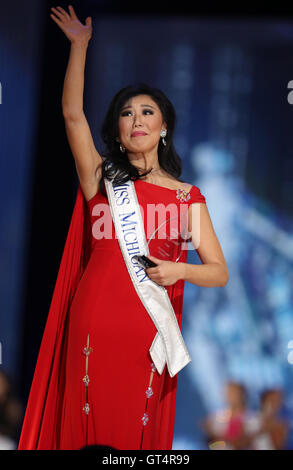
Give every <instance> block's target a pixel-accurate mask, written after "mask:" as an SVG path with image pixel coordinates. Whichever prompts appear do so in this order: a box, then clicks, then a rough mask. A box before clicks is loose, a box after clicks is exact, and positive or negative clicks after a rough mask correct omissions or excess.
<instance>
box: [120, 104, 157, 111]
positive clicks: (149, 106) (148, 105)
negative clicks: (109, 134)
mask: <svg viewBox="0 0 293 470" xmlns="http://www.w3.org/2000/svg"><path fill="white" fill-rule="evenodd" d="M140 106H147V107H148V108H152V109H156V108H154V106H151V105H150V104H141V105H140ZM127 108H132V106H131V105H128V106H123V108H121V111H123V109H127Z"/></svg>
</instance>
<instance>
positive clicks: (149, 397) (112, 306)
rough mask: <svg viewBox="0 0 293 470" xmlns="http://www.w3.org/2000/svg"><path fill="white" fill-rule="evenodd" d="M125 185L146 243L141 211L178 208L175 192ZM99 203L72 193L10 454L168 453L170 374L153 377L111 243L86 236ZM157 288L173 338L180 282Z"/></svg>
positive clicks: (128, 285) (143, 326)
mask: <svg viewBox="0 0 293 470" xmlns="http://www.w3.org/2000/svg"><path fill="white" fill-rule="evenodd" d="M134 184H135V188H136V193H137V198H138V202H139V204H140V206H141V207H142V208H143V209H145V210H144V217H143V220H144V224H145V232H146V234H147V220H146V219H147V217H146V214H147V209H146V207H147V204H158V203H160V202H161V203H162V202H164V204H165V205H166V204H169V203H173V204H174V203H175V204H178V205H179V204H182V202H183V201H182V200H180V199H178V198H177V197H176V196H177V192H176V190H173V189H168V188H164V187H161V186H158V185H155V184H152V183H148V182H145V181H142V180H138V181H135V183H134ZM188 197H189V199H188V205H189V204H191V203H193V202H205V198H204V196H202V194H201V193H200V190H199V188H197V187H196V186H192V188H191V190H190V192H189V196H188ZM101 203H103V204H106V205H107V206H108V200H107V197H105V196H103V195H102V194H101V193H100V192H98V193H97V194H96V195H95V196H94V197H93V198H91V199H90V200H89V201H88V202H86V200H85V198H84V197H83V195H82V192H81V188H80V186H79V189H78V195H77V200H76V204H75V208H74V212H73V217H72V221H71V226H70V229H69V233H68V236H67V240H66V245H65V249H64V253H63V258H62V261H61V265H60V270H59V273H58V278H57V282H56V286H55V290H54V294H53V299H52V304H51V307H50V311H49V316H48V321H47V325H46V329H45V332H44V336H43V340H42V345H41V349H40V353H39V358H38V363H37V366H36V371H35V375H34V380H33V384H32V388H31V392H30V397H29V402H28V405H27V410H26V415H25V420H24V424H23V429H22V434H21V438H20V443H19V449H80V448H83V447H85V446H87V445H106V446H109V447H113V448H115V449H123V450H129V449H149V450H150V449H161V450H164V449H165V450H168V449H172V440H173V432H174V421H175V405H176V386H177V375H176V376H175V377H173V378H171V377H170V375H169V373H168V369H167V366H165V368H164V371H163V373H162V374H161V375H160V374H159V373H158V372H157V371H156V370H155V367H154V365H153V363H152V360H151V357H150V354H149V348H150V345H151V344H152V341H153V339H154V337H155V335H156V333H157V330H156V327H155V325H154V323H153V321H152V320H151V318H150V316H149V315H148V313H147V311H146V309H145V307H144V305H143V304H142V302H141V300H140V298H139V297H138V295H137V293H136V290H135V288H134V286H133V284H132V281H131V279H130V275H129V273H128V271H127V268H126V265H125V262H124V260H123V256H122V253H121V250H120V246H119V242H118V240H117V239H116V238H115V236H112V237H110V238H108V239H106V238H102V239H97V238H96V237H94V236H93V233H94V231H95V224H99V223H100V222H99V220H100V217H101V216H102V215H103V216H104V217H105V213H98V208H99V207H100V206H99V204H101ZM185 203H186V200H185ZM108 207H109V206H108ZM109 214H110V211H109ZM110 225H112V227H111V229H112V234H114V233H115V232H114V225H113V221H112V219H111V220H110ZM96 227H97V225H96ZM81 232H82V236H81ZM147 239H148V238H147ZM150 251H151V250H150ZM151 254H152V252H151ZM186 255H187V252H186V250H184V252H183V255H182V257H181V258H180V261H181V262H186ZM172 256H176V253H175V252H174V253H173V254H172ZM166 289H167V292H168V295H169V297H170V300H171V303H172V305H173V308H174V311H175V314H176V317H177V321H178V324H179V327H180V329H181V319H182V306H183V290H184V281H183V280H180V281H177V282H176V283H175V284H174V285H172V286H167V287H166Z"/></svg>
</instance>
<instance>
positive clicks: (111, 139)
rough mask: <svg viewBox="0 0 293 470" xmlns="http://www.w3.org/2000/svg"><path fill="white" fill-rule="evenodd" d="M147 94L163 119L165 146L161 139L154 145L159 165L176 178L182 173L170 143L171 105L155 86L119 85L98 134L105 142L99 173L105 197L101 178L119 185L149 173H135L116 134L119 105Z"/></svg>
mask: <svg viewBox="0 0 293 470" xmlns="http://www.w3.org/2000/svg"><path fill="white" fill-rule="evenodd" d="M137 95H148V96H150V97H151V98H152V99H153V101H154V102H155V103H156V104H157V105H158V107H159V109H160V111H161V113H162V116H163V120H164V121H165V123H166V124H167V137H166V138H165V141H166V143H167V145H166V146H165V145H163V143H162V141H161V139H160V142H159V146H158V159H159V165H160V167H161V168H163V169H164V170H165V171H167V173H169V174H170V175H172V176H174V177H175V178H177V179H178V180H179V181H181V180H180V179H179V177H180V175H181V172H182V163H181V158H180V157H179V155H178V154H177V152H176V151H175V148H174V145H173V134H174V128H175V123H176V113H175V109H174V106H173V105H172V103H171V102H170V100H169V99H168V98H167V97H166V95H165V94H164V93H163V92H162V91H161V90H159V89H158V88H153V87H150V86H149V85H146V84H144V83H142V84H137V85H129V86H127V87H125V88H122V89H121V90H120V91H119V92H118V93H116V95H115V96H114V98H113V99H112V101H111V103H110V106H109V108H108V111H107V113H106V116H105V119H104V122H103V124H102V129H101V136H102V139H103V142H104V143H105V150H104V151H103V152H102V153H101V156H102V158H103V163H102V175H101V180H100V185H99V189H100V191H101V193H102V194H103V195H104V196H106V194H105V191H104V188H103V179H104V178H105V177H106V178H108V179H109V180H113V183H114V185H116V184H122V183H125V182H126V181H128V180H129V179H131V180H134V181H135V180H137V179H140V178H141V177H143V176H145V175H147V174H148V173H150V171H151V170H152V169H150V170H147V171H146V172H145V173H139V171H138V169H137V168H136V167H135V166H134V165H132V164H131V163H130V161H129V160H128V158H127V150H126V151H125V153H122V152H121V151H120V143H119V142H117V137H118V135H119V127H118V120H119V116H120V112H121V109H122V107H123V105H124V104H125V103H126V102H127V101H128V100H129V99H130V98H133V97H134V96H137Z"/></svg>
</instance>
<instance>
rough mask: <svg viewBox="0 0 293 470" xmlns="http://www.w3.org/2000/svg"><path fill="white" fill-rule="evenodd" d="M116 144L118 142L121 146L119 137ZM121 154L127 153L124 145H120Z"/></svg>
mask: <svg viewBox="0 0 293 470" xmlns="http://www.w3.org/2000/svg"><path fill="white" fill-rule="evenodd" d="M116 142H118V144H119V142H120V140H119V138H118V137H116ZM120 152H122V153H124V152H125V147H123V145H122V144H120Z"/></svg>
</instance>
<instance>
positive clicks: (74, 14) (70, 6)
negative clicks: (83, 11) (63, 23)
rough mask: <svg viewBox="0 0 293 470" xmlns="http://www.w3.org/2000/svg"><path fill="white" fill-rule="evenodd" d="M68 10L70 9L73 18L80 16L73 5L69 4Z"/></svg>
mask: <svg viewBox="0 0 293 470" xmlns="http://www.w3.org/2000/svg"><path fill="white" fill-rule="evenodd" d="M68 10H69V13H70V16H71V18H73V19H74V20H77V19H78V18H77V16H76V13H75V11H74V8H73V6H72V5H68Z"/></svg>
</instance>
